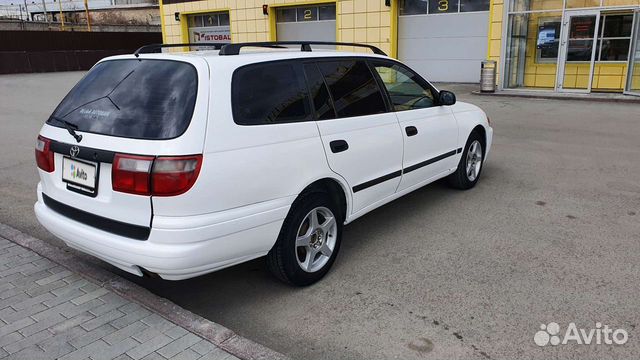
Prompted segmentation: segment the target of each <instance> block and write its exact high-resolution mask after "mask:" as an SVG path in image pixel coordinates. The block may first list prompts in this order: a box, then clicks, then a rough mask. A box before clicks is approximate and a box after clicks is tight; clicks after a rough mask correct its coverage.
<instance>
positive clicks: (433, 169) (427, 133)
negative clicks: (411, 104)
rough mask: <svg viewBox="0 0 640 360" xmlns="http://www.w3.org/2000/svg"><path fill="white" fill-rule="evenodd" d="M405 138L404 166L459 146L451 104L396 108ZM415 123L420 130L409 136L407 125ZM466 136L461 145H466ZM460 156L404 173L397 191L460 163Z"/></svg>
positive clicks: (406, 166)
mask: <svg viewBox="0 0 640 360" xmlns="http://www.w3.org/2000/svg"><path fill="white" fill-rule="evenodd" d="M396 116H397V117H398V121H399V122H400V127H401V128H402V129H403V130H402V136H403V141H404V158H403V168H405V169H406V168H409V167H411V166H414V165H416V164H420V163H422V162H424V161H429V160H432V159H435V158H437V157H439V156H443V155H444V154H446V153H448V152H450V151H456V150H457V149H458V148H459V147H460V141H459V139H458V125H457V122H456V118H455V117H454V115H453V113H452V112H451V109H450V107H446V106H434V107H430V108H426V109H418V110H412V111H400V112H396ZM407 126H414V127H416V129H417V130H418V134H416V135H414V136H407V133H406V131H405V130H404V129H406V127H407ZM464 141H466V138H465V139H464V140H463V144H462V146H464ZM459 159H460V156H459V155H457V156H448V157H445V158H444V159H442V160H440V161H435V162H433V163H431V164H429V165H426V166H423V167H420V168H418V169H416V170H414V171H411V172H405V173H404V174H403V175H402V181H401V183H400V187H399V188H398V191H402V190H404V189H407V188H410V187H412V186H413V185H416V184H419V183H422V182H423V181H424V180H425V179H430V178H432V177H434V176H437V175H438V174H441V173H443V172H445V171H449V170H450V169H452V168H455V167H456V166H457V165H458V161H459Z"/></svg>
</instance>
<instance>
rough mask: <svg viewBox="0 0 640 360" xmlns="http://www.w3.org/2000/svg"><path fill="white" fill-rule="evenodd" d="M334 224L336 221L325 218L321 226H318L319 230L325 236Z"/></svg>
mask: <svg viewBox="0 0 640 360" xmlns="http://www.w3.org/2000/svg"><path fill="white" fill-rule="evenodd" d="M335 224H336V219H335V218H333V217H331V218H325V219H324V223H323V224H322V225H320V228H321V229H322V230H323V231H324V232H325V233H327V234H329V233H330V231H331V228H332V227H333V226H334V225H335Z"/></svg>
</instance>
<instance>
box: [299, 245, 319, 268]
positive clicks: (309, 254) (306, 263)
mask: <svg viewBox="0 0 640 360" xmlns="http://www.w3.org/2000/svg"><path fill="white" fill-rule="evenodd" d="M315 257H316V251H315V250H313V249H311V248H307V254H306V257H305V259H304V262H303V263H302V268H303V269H304V270H306V271H311V265H313V259H314V258H315Z"/></svg>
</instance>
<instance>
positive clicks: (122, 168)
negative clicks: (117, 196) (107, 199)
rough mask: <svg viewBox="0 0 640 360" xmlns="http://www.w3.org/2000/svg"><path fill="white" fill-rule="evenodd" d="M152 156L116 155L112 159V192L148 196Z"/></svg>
mask: <svg viewBox="0 0 640 360" xmlns="http://www.w3.org/2000/svg"><path fill="white" fill-rule="evenodd" d="M153 159H154V158H153V156H137V155H124V154H116V156H115V157H114V158H113V167H112V170H111V183H112V187H113V190H115V191H120V192H125V193H129V194H138V195H150V193H151V191H150V189H151V188H150V185H151V165H152V164H153Z"/></svg>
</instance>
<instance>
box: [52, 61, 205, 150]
mask: <svg viewBox="0 0 640 360" xmlns="http://www.w3.org/2000/svg"><path fill="white" fill-rule="evenodd" d="M197 85H198V78H197V73H196V69H195V68H194V67H193V66H192V65H190V64H187V63H184V62H178V61H171V60H144V59H141V60H137V59H131V60H128V59H127V60H109V61H105V62H102V63H99V64H97V65H96V66H94V67H93V68H92V69H91V71H89V72H88V73H87V75H86V76H85V77H84V78H82V80H80V82H79V83H78V84H77V85H76V86H75V87H74V88H73V89H72V90H71V92H69V94H68V95H67V96H66V97H65V98H64V100H62V102H61V103H60V105H58V108H57V109H56V110H55V111H54V112H53V114H52V115H51V117H50V118H49V120H48V121H47V123H48V124H51V125H54V126H64V125H63V122H64V121H66V122H68V123H69V124H72V126H73V127H74V128H75V129H76V130H77V131H85V132H91V133H97V134H104V135H112V136H121V137H128V138H137V139H154V140H157V139H171V138H175V137H178V136H180V135H182V133H184V132H185V130H186V129H187V127H188V126H189V123H190V121H191V116H192V115H193V109H194V106H195V102H196V93H197Z"/></svg>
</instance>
